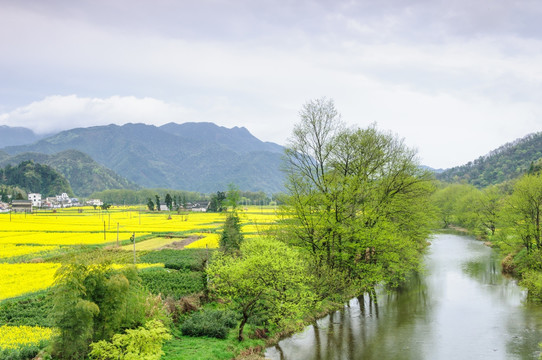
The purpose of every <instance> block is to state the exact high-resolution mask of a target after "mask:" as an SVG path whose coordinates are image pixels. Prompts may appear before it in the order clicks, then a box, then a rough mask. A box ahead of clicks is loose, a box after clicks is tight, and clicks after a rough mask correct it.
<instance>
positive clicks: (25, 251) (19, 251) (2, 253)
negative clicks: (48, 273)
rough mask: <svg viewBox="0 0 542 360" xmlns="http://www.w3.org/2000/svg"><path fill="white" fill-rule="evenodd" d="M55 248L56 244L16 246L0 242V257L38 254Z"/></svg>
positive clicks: (56, 247)
mask: <svg viewBox="0 0 542 360" xmlns="http://www.w3.org/2000/svg"><path fill="white" fill-rule="evenodd" d="M57 249H58V246H25V245H22V246H17V245H14V244H0V259H6V258H11V257H15V256H22V255H29V254H39V253H44V252H48V251H53V250H57Z"/></svg>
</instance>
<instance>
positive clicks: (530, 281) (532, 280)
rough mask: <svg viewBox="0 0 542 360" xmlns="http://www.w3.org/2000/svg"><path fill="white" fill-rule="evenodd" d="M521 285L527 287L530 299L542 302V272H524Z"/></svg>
mask: <svg viewBox="0 0 542 360" xmlns="http://www.w3.org/2000/svg"><path fill="white" fill-rule="evenodd" d="M520 285H521V286H525V287H526V288H527V290H528V291H529V295H528V296H529V299H530V300H532V301H535V302H542V273H540V272H538V271H532V270H530V271H527V272H525V273H523V279H522V280H521V282H520Z"/></svg>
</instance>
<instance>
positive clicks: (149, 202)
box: [147, 198, 154, 211]
mask: <svg viewBox="0 0 542 360" xmlns="http://www.w3.org/2000/svg"><path fill="white" fill-rule="evenodd" d="M147 208H148V209H149V211H154V202H153V201H152V199H151V198H149V199H148V200H147Z"/></svg>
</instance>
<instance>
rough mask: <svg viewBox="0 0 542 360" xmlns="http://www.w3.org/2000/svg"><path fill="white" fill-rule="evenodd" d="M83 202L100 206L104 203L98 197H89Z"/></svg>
mask: <svg viewBox="0 0 542 360" xmlns="http://www.w3.org/2000/svg"><path fill="white" fill-rule="evenodd" d="M85 204H86V205H90V206H102V205H103V204H104V203H103V202H102V201H101V200H100V199H90V200H87V201H86V202H85Z"/></svg>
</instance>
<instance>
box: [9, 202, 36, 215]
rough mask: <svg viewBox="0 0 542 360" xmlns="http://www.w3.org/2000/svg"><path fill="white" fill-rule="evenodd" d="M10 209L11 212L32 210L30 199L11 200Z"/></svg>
mask: <svg viewBox="0 0 542 360" xmlns="http://www.w3.org/2000/svg"><path fill="white" fill-rule="evenodd" d="M11 211H13V212H32V200H13V201H11Z"/></svg>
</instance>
